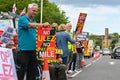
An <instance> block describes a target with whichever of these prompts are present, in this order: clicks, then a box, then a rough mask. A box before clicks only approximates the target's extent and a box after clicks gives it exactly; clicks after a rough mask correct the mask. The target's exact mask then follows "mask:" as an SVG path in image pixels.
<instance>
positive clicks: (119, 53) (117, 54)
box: [111, 46, 120, 59]
mask: <svg viewBox="0 0 120 80" xmlns="http://www.w3.org/2000/svg"><path fill="white" fill-rule="evenodd" d="M117 57H120V46H117V47H115V48H114V49H113V52H112V53H111V58H112V59H116V58H117Z"/></svg>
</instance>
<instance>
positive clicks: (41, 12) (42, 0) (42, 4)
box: [40, 0, 43, 24]
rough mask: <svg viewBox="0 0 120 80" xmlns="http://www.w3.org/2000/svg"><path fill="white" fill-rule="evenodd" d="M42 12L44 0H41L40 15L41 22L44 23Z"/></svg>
mask: <svg viewBox="0 0 120 80" xmlns="http://www.w3.org/2000/svg"><path fill="white" fill-rule="evenodd" d="M42 13H43V0H41V15H40V23H41V24H42Z"/></svg>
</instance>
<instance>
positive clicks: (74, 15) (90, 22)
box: [49, 0, 120, 35]
mask: <svg viewBox="0 0 120 80" xmlns="http://www.w3.org/2000/svg"><path fill="white" fill-rule="evenodd" d="M49 1H55V3H57V5H58V6H59V7H60V10H64V11H65V12H66V16H67V17H69V21H70V22H71V23H72V25H73V29H72V30H75V27H76V24H77V20H78V17H79V14H80V13H81V12H84V13H87V17H86V21H85V25H84V28H83V31H87V32H89V33H93V34H102V35H103V34H104V30H105V28H109V32H110V33H114V32H117V33H119V34H120V31H119V25H120V24H119V23H120V10H119V9H120V0H100V1H98V0H49ZM60 1H61V2H60Z"/></svg>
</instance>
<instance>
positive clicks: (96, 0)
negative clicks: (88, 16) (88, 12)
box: [49, 0, 120, 7]
mask: <svg viewBox="0 0 120 80" xmlns="http://www.w3.org/2000/svg"><path fill="white" fill-rule="evenodd" d="M49 1H50V2H55V3H57V4H63V5H73V6H84V7H86V6H93V5H106V6H119V5H120V0H49Z"/></svg>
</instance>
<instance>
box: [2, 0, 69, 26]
mask: <svg viewBox="0 0 120 80" xmlns="http://www.w3.org/2000/svg"><path fill="white" fill-rule="evenodd" d="M31 2H35V3H37V4H38V5H39V11H38V13H37V15H36V17H35V18H36V20H37V22H40V4H41V3H40V0H0V11H3V12H8V11H12V7H13V4H14V3H15V4H16V7H17V12H16V13H17V14H20V12H21V11H22V10H23V9H24V8H25V7H26V8H27V5H28V4H29V3H31ZM43 22H49V23H50V24H51V23H53V22H56V23H58V24H61V23H67V22H68V18H67V17H66V15H65V12H64V11H62V12H60V10H59V8H58V7H57V5H56V4H55V3H50V2H49V1H48V0H43Z"/></svg>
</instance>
